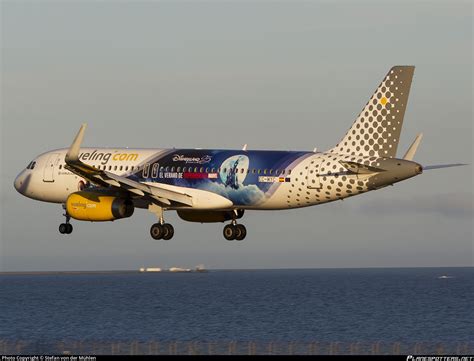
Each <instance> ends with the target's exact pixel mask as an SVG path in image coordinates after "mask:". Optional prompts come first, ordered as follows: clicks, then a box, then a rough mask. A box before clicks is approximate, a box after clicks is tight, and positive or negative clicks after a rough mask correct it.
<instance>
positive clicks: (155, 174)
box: [151, 163, 160, 178]
mask: <svg viewBox="0 0 474 361" xmlns="http://www.w3.org/2000/svg"><path fill="white" fill-rule="evenodd" d="M159 167H160V165H159V163H155V164H153V167H152V168H151V177H152V178H156V177H158V169H159Z"/></svg>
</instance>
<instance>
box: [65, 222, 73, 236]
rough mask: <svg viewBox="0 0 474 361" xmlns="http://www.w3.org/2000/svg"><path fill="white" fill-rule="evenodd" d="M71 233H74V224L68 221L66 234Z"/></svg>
mask: <svg viewBox="0 0 474 361" xmlns="http://www.w3.org/2000/svg"><path fill="white" fill-rule="evenodd" d="M71 233H72V224H71V223H66V234H71Z"/></svg>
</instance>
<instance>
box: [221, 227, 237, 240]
mask: <svg viewBox="0 0 474 361" xmlns="http://www.w3.org/2000/svg"><path fill="white" fill-rule="evenodd" d="M223 234H224V238H225V239H227V240H228V241H232V240H234V239H235V236H236V235H237V230H236V227H235V226H234V225H233V224H228V225H227V226H225V227H224V231H223Z"/></svg>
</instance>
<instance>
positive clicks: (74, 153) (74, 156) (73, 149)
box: [65, 123, 87, 163]
mask: <svg viewBox="0 0 474 361" xmlns="http://www.w3.org/2000/svg"><path fill="white" fill-rule="evenodd" d="M86 128H87V123H83V124H82V125H81V128H79V131H78V132H77V134H76V137H75V138H74V140H73V142H72V144H71V146H70V147H69V150H68V151H67V153H66V158H65V161H66V163H68V162H74V161H77V160H79V151H80V149H81V144H82V140H83V138H84V133H85V131H86Z"/></svg>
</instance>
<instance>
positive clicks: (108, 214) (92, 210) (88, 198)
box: [66, 192, 135, 222]
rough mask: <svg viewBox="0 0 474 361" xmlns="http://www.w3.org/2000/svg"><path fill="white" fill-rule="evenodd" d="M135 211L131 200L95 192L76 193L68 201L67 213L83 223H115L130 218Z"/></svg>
mask: <svg viewBox="0 0 474 361" xmlns="http://www.w3.org/2000/svg"><path fill="white" fill-rule="evenodd" d="M134 209H135V208H134V206H133V202H132V201H131V200H130V199H126V198H119V197H114V196H110V195H104V194H100V193H94V192H75V193H72V194H71V195H70V196H69V197H68V199H67V201H66V210H67V213H68V214H69V215H70V216H71V217H72V218H75V219H79V220H81V221H92V222H103V221H113V220H114V219H120V218H126V217H130V216H131V215H132V214H133V211H134Z"/></svg>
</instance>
